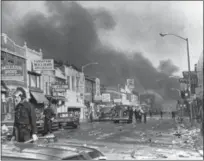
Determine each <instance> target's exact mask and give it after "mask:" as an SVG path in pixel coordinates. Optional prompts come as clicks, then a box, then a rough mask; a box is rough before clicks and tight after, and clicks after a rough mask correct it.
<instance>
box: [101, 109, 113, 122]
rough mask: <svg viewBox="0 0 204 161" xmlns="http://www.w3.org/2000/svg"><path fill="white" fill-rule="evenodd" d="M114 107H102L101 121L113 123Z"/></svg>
mask: <svg viewBox="0 0 204 161" xmlns="http://www.w3.org/2000/svg"><path fill="white" fill-rule="evenodd" d="M112 111H113V107H107V106H105V107H101V108H100V116H99V121H111V120H112V118H113V112H112Z"/></svg>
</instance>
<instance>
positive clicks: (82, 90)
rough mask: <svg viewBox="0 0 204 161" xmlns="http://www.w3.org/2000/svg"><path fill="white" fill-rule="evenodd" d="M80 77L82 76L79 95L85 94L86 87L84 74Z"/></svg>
mask: <svg viewBox="0 0 204 161" xmlns="http://www.w3.org/2000/svg"><path fill="white" fill-rule="evenodd" d="M79 76H80V77H79V87H78V89H79V93H84V86H85V82H84V74H83V73H81V74H80V75H79Z"/></svg>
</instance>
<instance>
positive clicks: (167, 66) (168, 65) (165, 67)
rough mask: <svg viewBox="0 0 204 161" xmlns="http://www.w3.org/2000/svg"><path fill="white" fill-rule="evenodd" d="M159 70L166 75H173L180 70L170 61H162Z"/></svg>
mask: <svg viewBox="0 0 204 161" xmlns="http://www.w3.org/2000/svg"><path fill="white" fill-rule="evenodd" d="M158 69H159V70H160V72H162V73H164V74H166V75H172V74H174V73H175V72H177V71H178V70H179V68H178V67H177V66H175V65H174V64H173V62H172V60H170V59H168V60H162V61H160V63H159V67H158Z"/></svg>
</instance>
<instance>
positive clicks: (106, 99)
mask: <svg viewBox="0 0 204 161" xmlns="http://www.w3.org/2000/svg"><path fill="white" fill-rule="evenodd" d="M110 101H111V98H110V94H109V93H103V94H102V102H110Z"/></svg>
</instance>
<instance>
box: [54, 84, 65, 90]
mask: <svg viewBox="0 0 204 161" xmlns="http://www.w3.org/2000/svg"><path fill="white" fill-rule="evenodd" d="M52 88H54V89H69V85H68V84H53V85H52Z"/></svg>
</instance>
